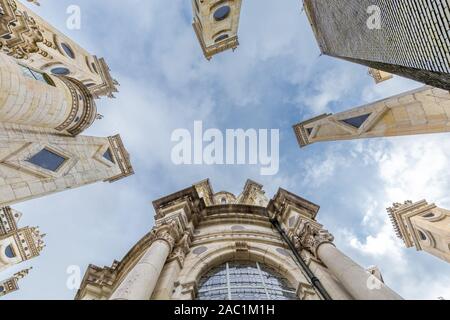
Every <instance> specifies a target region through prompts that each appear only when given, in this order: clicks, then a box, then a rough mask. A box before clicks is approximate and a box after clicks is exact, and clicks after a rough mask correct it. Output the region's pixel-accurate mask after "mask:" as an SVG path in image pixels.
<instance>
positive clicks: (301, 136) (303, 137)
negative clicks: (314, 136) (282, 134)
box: [293, 113, 331, 148]
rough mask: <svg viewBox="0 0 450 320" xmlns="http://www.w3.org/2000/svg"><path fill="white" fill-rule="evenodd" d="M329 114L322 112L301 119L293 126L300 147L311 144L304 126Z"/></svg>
mask: <svg viewBox="0 0 450 320" xmlns="http://www.w3.org/2000/svg"><path fill="white" fill-rule="evenodd" d="M329 116H331V114H329V113H325V114H322V115H320V116H317V117H314V118H312V119H309V120H306V121H303V122H301V123H298V124H296V125H294V126H293V129H294V132H295V137H296V138H297V142H298V144H299V146H300V148H303V147H306V146H307V145H309V144H311V142H310V141H309V136H310V135H309V133H308V131H307V130H306V128H305V126H306V125H307V124H309V123H312V122H316V121H319V120H322V119H326V118H328V117H329Z"/></svg>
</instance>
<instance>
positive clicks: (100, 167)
mask: <svg viewBox="0 0 450 320" xmlns="http://www.w3.org/2000/svg"><path fill="white" fill-rule="evenodd" d="M0 8H1V10H2V20H1V21H0V45H1V49H2V52H0V78H1V79H2V81H1V83H0V207H3V206H9V205H11V204H14V203H17V202H20V201H24V200H28V199H33V198H37V197H41V196H44V195H48V194H51V193H54V192H59V191H64V190H67V189H70V188H75V187H79V186H83V185H86V184H90V183H94V182H97V181H109V182H113V181H116V180H118V179H120V178H123V177H127V176H129V175H131V174H133V169H132V166H131V163H130V160H129V155H128V152H127V151H126V150H125V148H124V146H123V143H122V140H121V138H120V136H119V135H115V136H111V137H88V136H80V135H79V134H80V133H82V132H83V131H84V130H86V129H87V128H89V127H90V126H91V125H92V124H93V123H94V122H95V120H96V119H98V118H99V116H98V113H97V108H96V104H95V101H94V98H96V97H99V96H103V95H107V96H112V92H114V91H116V90H115V86H114V84H115V83H116V82H115V81H113V80H112V79H111V77H110V75H109V69H108V68H107V66H106V64H104V63H102V61H103V60H101V59H100V60H98V59H96V58H95V57H94V56H92V55H90V54H88V53H87V52H86V51H85V50H84V49H82V48H81V47H80V46H79V45H77V44H76V43H75V42H73V41H72V40H70V39H68V38H67V37H65V36H64V35H63V34H62V33H60V32H59V31H57V30H56V29H54V28H53V27H52V26H50V25H49V24H48V23H47V22H45V21H44V20H42V19H41V18H40V17H38V16H37V15H35V14H34V13H32V12H31V11H30V10H29V9H27V8H25V7H24V6H23V5H21V4H20V3H19V2H17V1H13V0H0ZM64 70H66V71H64ZM67 70H69V72H67Z"/></svg>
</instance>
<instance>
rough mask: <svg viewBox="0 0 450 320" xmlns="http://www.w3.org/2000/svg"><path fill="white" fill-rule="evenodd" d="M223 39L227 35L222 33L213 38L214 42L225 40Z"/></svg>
mask: <svg viewBox="0 0 450 320" xmlns="http://www.w3.org/2000/svg"><path fill="white" fill-rule="evenodd" d="M225 39H228V35H227V34H222V35H221V36H218V37H217V38H216V40H214V42H216V43H217V42H220V41H223V40H225Z"/></svg>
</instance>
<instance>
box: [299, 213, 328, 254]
mask: <svg viewBox="0 0 450 320" xmlns="http://www.w3.org/2000/svg"><path fill="white" fill-rule="evenodd" d="M292 237H293V242H294V245H295V247H296V248H297V249H298V250H302V249H306V250H308V251H310V252H311V253H312V254H314V256H315V257H316V258H317V257H318V256H317V249H318V248H319V247H320V246H321V245H322V244H324V243H330V244H333V241H334V236H333V235H332V234H331V233H330V232H328V230H325V229H323V228H322V226H320V225H318V224H317V223H313V222H311V221H308V220H302V221H301V222H300V224H299V226H298V228H297V229H296V230H295V233H294V234H293V236H292ZM333 245H334V244H333Z"/></svg>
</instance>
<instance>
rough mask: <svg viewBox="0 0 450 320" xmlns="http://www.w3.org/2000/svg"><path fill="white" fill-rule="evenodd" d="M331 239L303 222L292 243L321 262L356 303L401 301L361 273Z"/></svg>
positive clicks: (388, 290)
mask: <svg viewBox="0 0 450 320" xmlns="http://www.w3.org/2000/svg"><path fill="white" fill-rule="evenodd" d="M333 240H334V237H333V236H332V235H331V234H330V233H329V232H328V231H327V230H324V229H322V228H321V227H318V225H317V224H314V223H312V222H310V221H304V222H302V224H301V225H300V227H299V228H298V229H297V232H296V234H295V236H294V243H295V245H296V247H297V248H299V249H306V250H309V251H310V252H312V253H313V254H314V255H315V256H316V258H318V259H320V260H321V261H322V262H323V263H324V264H325V266H326V267H327V268H328V270H329V271H330V272H331V273H332V274H333V275H334V276H335V277H336V278H337V279H338V280H339V281H340V282H341V283H342V285H343V286H344V287H345V288H346V289H347V291H348V292H349V293H350V294H351V295H352V296H353V297H354V298H355V299H357V300H401V299H402V297H400V296H399V295H398V294H397V293H395V292H394V291H393V290H392V289H390V288H389V287H387V286H386V285H385V284H384V283H383V282H381V281H380V280H378V279H377V278H376V277H374V276H373V275H371V274H370V273H369V272H367V271H366V270H364V268H363V267H361V266H360V265H358V264H357V263H356V262H354V261H353V260H352V259H350V258H349V257H347V256H346V255H345V254H344V253H342V252H341V251H340V250H339V249H337V248H336V247H335V246H334V245H333V243H332V242H333Z"/></svg>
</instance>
